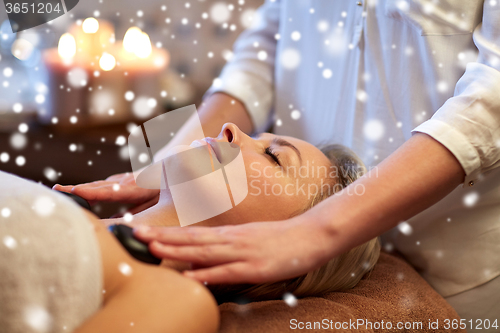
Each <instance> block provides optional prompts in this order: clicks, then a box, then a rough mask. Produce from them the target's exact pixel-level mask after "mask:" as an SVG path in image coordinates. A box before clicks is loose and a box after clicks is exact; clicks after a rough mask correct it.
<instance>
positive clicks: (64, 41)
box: [57, 33, 76, 59]
mask: <svg viewBox="0 0 500 333" xmlns="http://www.w3.org/2000/svg"><path fill="white" fill-rule="evenodd" d="M57 51H58V53H59V56H60V57H61V58H63V59H73V57H74V56H75V54H76V41H75V37H73V35H72V34H70V33H65V34H63V35H62V36H61V38H59V44H58V46H57Z"/></svg>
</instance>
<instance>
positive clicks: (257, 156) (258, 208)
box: [103, 123, 331, 226]
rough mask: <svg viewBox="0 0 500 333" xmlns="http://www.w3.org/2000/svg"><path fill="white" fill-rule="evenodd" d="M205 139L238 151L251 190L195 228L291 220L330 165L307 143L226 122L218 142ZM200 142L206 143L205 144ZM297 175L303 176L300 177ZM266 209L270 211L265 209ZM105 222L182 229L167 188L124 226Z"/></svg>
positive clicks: (321, 154)
mask: <svg viewBox="0 0 500 333" xmlns="http://www.w3.org/2000/svg"><path fill="white" fill-rule="evenodd" d="M278 138H279V139H280V140H285V141H286V143H284V144H287V143H289V144H291V145H293V146H294V147H295V148H296V149H297V151H298V152H297V151H295V149H293V148H291V147H290V146H283V145H280V144H278V143H276V142H275V140H276V139H278ZM207 140H212V141H213V142H220V143H223V142H232V143H235V144H237V145H238V146H239V147H240V151H241V154H242V156H243V161H244V164H245V169H246V173H247V182H248V183H249V184H251V187H249V194H248V195H247V196H246V198H245V199H244V200H243V201H242V202H241V203H240V204H238V205H237V206H236V207H234V208H232V209H230V210H228V211H226V212H224V213H222V214H220V215H217V216H215V217H213V218H210V219H208V220H205V221H202V222H199V223H197V224H195V225H197V226H221V225H230V224H232V225H235V224H244V223H249V222H255V221H270V220H271V221H275V220H281V219H286V218H288V217H291V216H292V215H295V214H297V212H299V211H300V212H302V211H303V210H305V208H306V207H307V206H308V204H309V203H310V201H311V200H312V197H313V195H314V193H315V190H316V187H315V186H313V184H317V185H318V186H319V185H321V181H323V182H324V181H325V177H324V176H325V172H326V171H327V170H330V169H329V168H330V167H331V163H330V161H329V160H328V159H327V158H326V156H325V155H324V154H323V153H322V152H321V151H320V150H319V149H317V148H316V147H314V146H313V145H311V144H309V143H307V142H305V141H302V140H299V139H296V138H293V137H287V136H277V135H273V134H269V133H263V134H261V135H259V136H258V137H254V138H253V137H250V136H248V135H246V134H245V133H243V132H242V131H241V130H240V129H239V128H238V127H237V126H236V125H234V124H232V123H227V124H224V126H222V130H221V132H220V133H219V136H218V137H217V138H215V139H211V138H209V139H207ZM280 142H283V141H280ZM202 143H203V144H205V145H206V142H204V141H203V142H202ZM266 148H270V149H272V153H273V154H275V156H276V158H277V160H278V162H277V161H275V160H274V159H273V158H272V157H271V156H270V155H269V154H267V153H266ZM299 156H300V157H299ZM278 163H279V164H278ZM190 167H193V166H191V165H187V166H186V168H190ZM318 168H320V170H322V172H321V173H320V174H319V175H318V174H317V173H318V172H317V170H318ZM299 170H300V172H301V174H299ZM287 171H288V172H287ZM313 172H315V173H314V174H313ZM301 175H302V176H307V177H301ZM310 185H311V186H312V187H311V192H309V191H307V189H308V187H309V186H310ZM299 189H302V191H300V190H299ZM285 190H286V192H285ZM273 191H274V192H273ZM207 195H210V193H207ZM269 207H273V208H272V209H269ZM103 223H105V224H106V225H110V224H119V223H124V224H128V225H130V226H140V225H147V226H179V225H180V224H179V220H178V217H177V214H176V211H175V206H174V202H173V199H172V196H171V194H170V191H169V189H168V188H166V189H164V190H162V191H161V194H160V199H159V202H158V203H157V204H156V205H155V206H153V207H151V208H149V209H147V210H145V211H143V212H140V213H138V214H136V215H134V218H133V221H132V222H130V223H127V222H125V221H124V220H123V218H118V219H111V220H105V221H103Z"/></svg>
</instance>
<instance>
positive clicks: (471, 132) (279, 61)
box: [208, 0, 500, 316]
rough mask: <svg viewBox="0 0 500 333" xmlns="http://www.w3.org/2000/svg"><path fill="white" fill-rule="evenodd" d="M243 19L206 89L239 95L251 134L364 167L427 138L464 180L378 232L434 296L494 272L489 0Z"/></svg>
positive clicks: (299, 10) (322, 8)
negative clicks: (288, 139)
mask: <svg viewBox="0 0 500 333" xmlns="http://www.w3.org/2000/svg"><path fill="white" fill-rule="evenodd" d="M483 6H484V14H483ZM255 20H256V22H255V24H254V27H253V28H252V29H249V30H247V31H246V32H244V33H243V34H242V35H241V36H240V38H239V39H238V41H237V42H236V44H235V46H234V57H233V60H232V61H231V62H230V63H228V64H227V65H226V66H225V68H224V70H223V72H222V74H221V76H220V77H219V79H217V80H215V81H214V84H213V86H212V87H211V89H210V90H209V92H208V93H212V92H215V91H224V92H226V93H228V94H230V95H232V96H234V97H236V98H238V99H239V100H241V101H242V102H243V103H244V104H245V106H246V108H247V109H248V111H249V113H250V115H251V118H252V120H253V123H254V125H255V128H256V129H257V130H258V131H262V130H265V129H266V128H268V126H269V124H270V123H273V124H274V132H275V133H277V134H283V135H292V136H295V137H298V138H301V139H304V140H307V141H309V142H311V143H313V144H322V143H341V144H344V145H346V146H348V147H350V148H352V149H353V150H354V151H355V152H356V153H357V154H358V155H359V156H360V157H361V158H362V159H363V160H364V161H365V163H366V164H367V166H368V167H370V166H375V165H376V164H377V163H378V162H380V161H381V160H383V159H385V158H386V157H387V156H389V155H390V154H391V153H392V152H394V151H395V150H396V148H398V147H399V146H401V145H402V144H403V142H405V141H406V140H408V139H409V138H410V137H411V135H412V132H423V133H426V134H428V135H430V136H431V137H433V138H434V139H436V140H437V141H439V142H440V143H441V144H443V145H444V146H445V147H447V148H448V149H449V150H450V151H451V152H452V153H453V154H454V155H455V157H456V158H457V159H458V161H459V162H460V163H461V165H462V167H463V168H464V170H465V172H466V175H467V176H466V181H465V183H464V186H459V187H457V189H455V190H454V191H453V192H452V193H451V194H450V195H448V196H447V197H446V198H444V199H443V200H442V201H441V202H439V203H438V204H436V205H434V206H433V207H431V208H429V209H427V210H426V211H424V212H422V213H421V214H419V215H417V216H415V217H414V218H412V219H410V220H409V221H407V223H408V224H409V226H410V228H408V227H407V226H406V225H405V226H406V228H399V229H398V228H395V229H394V230H393V231H391V232H389V233H388V234H387V235H386V237H385V238H386V239H389V241H390V242H391V243H392V244H393V245H395V246H396V248H397V249H398V250H399V251H400V252H402V253H403V254H404V255H405V256H406V258H407V259H408V260H409V261H410V262H411V263H412V264H413V265H414V266H415V267H416V268H417V269H418V270H419V272H420V273H421V274H422V276H423V277H424V278H425V279H426V280H427V281H428V282H429V283H430V284H431V285H432V286H433V287H434V288H435V289H436V290H437V291H438V292H440V293H441V294H442V295H443V296H445V297H448V296H452V295H457V294H459V293H461V292H464V291H466V290H469V289H471V288H474V287H476V286H478V285H481V284H483V283H486V282H488V281H491V280H493V279H494V278H495V277H497V276H499V275H500V255H499V253H500V205H499V203H500V186H499V185H500V171H499V170H500V169H498V168H495V167H497V166H498V165H499V160H500V148H499V147H500V72H499V69H500V24H499V22H500V2H499V3H498V4H497V1H486V2H484V3H483V1H479V0H440V1H439V2H437V1H426V0H411V1H409V2H408V1H405V0H403V1H402V0H378V1H377V0H369V1H367V2H366V0H364V1H360V2H356V1H340V0H337V1H334V0H323V1H320V0H294V1H281V2H280V1H278V0H275V1H266V3H265V4H264V5H263V6H262V7H261V8H260V9H259V10H258V15H257V17H256V18H255ZM395 181H396V180H395ZM470 181H473V182H474V185H473V186H469V182H470ZM408 190H409V191H410V190H411V189H408ZM400 229H401V230H404V231H405V232H406V234H404V233H402V232H401V231H399V230H400ZM409 231H410V232H411V233H410V232H409ZM407 234H408V235H407ZM492 293H493V291H492ZM495 293H496V295H498V294H499V293H500V291H498V290H495ZM471 297H473V296H471ZM497 306H498V307H500V304H499V305H497ZM464 311H465V310H464ZM498 313H500V308H499V311H498ZM460 314H461V315H462V316H464V315H467V313H465V312H463V313H460Z"/></svg>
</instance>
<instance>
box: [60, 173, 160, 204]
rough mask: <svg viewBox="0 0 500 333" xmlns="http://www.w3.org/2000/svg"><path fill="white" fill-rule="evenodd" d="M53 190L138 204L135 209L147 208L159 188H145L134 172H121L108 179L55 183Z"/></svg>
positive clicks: (95, 199) (155, 200)
mask: <svg viewBox="0 0 500 333" xmlns="http://www.w3.org/2000/svg"><path fill="white" fill-rule="evenodd" d="M52 189H53V190H57V191H61V192H68V193H73V194H76V195H78V196H80V197H82V198H84V199H86V200H87V201H90V202H91V203H95V202H98V201H108V202H122V203H131V204H137V205H138V206H137V207H136V208H134V209H133V211H135V212H138V211H141V210H144V209H147V208H149V207H151V206H153V205H154V204H156V202H158V197H159V194H160V191H159V190H149V189H144V188H142V187H139V186H137V185H136V183H135V180H134V175H133V174H132V173H121V174H117V175H113V176H110V177H108V178H106V180H99V181H95V182H91V183H86V184H80V185H75V186H74V185H67V186H62V185H59V184H56V185H54V187H53V188H52Z"/></svg>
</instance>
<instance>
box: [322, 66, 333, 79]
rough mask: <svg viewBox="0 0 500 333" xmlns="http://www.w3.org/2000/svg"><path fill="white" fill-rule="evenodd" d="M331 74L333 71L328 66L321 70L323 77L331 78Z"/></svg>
mask: <svg viewBox="0 0 500 333" xmlns="http://www.w3.org/2000/svg"><path fill="white" fill-rule="evenodd" d="M332 74H333V73H332V70H331V69H329V68H325V69H324V70H323V77H324V78H325V79H329V78H331V77H332Z"/></svg>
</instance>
